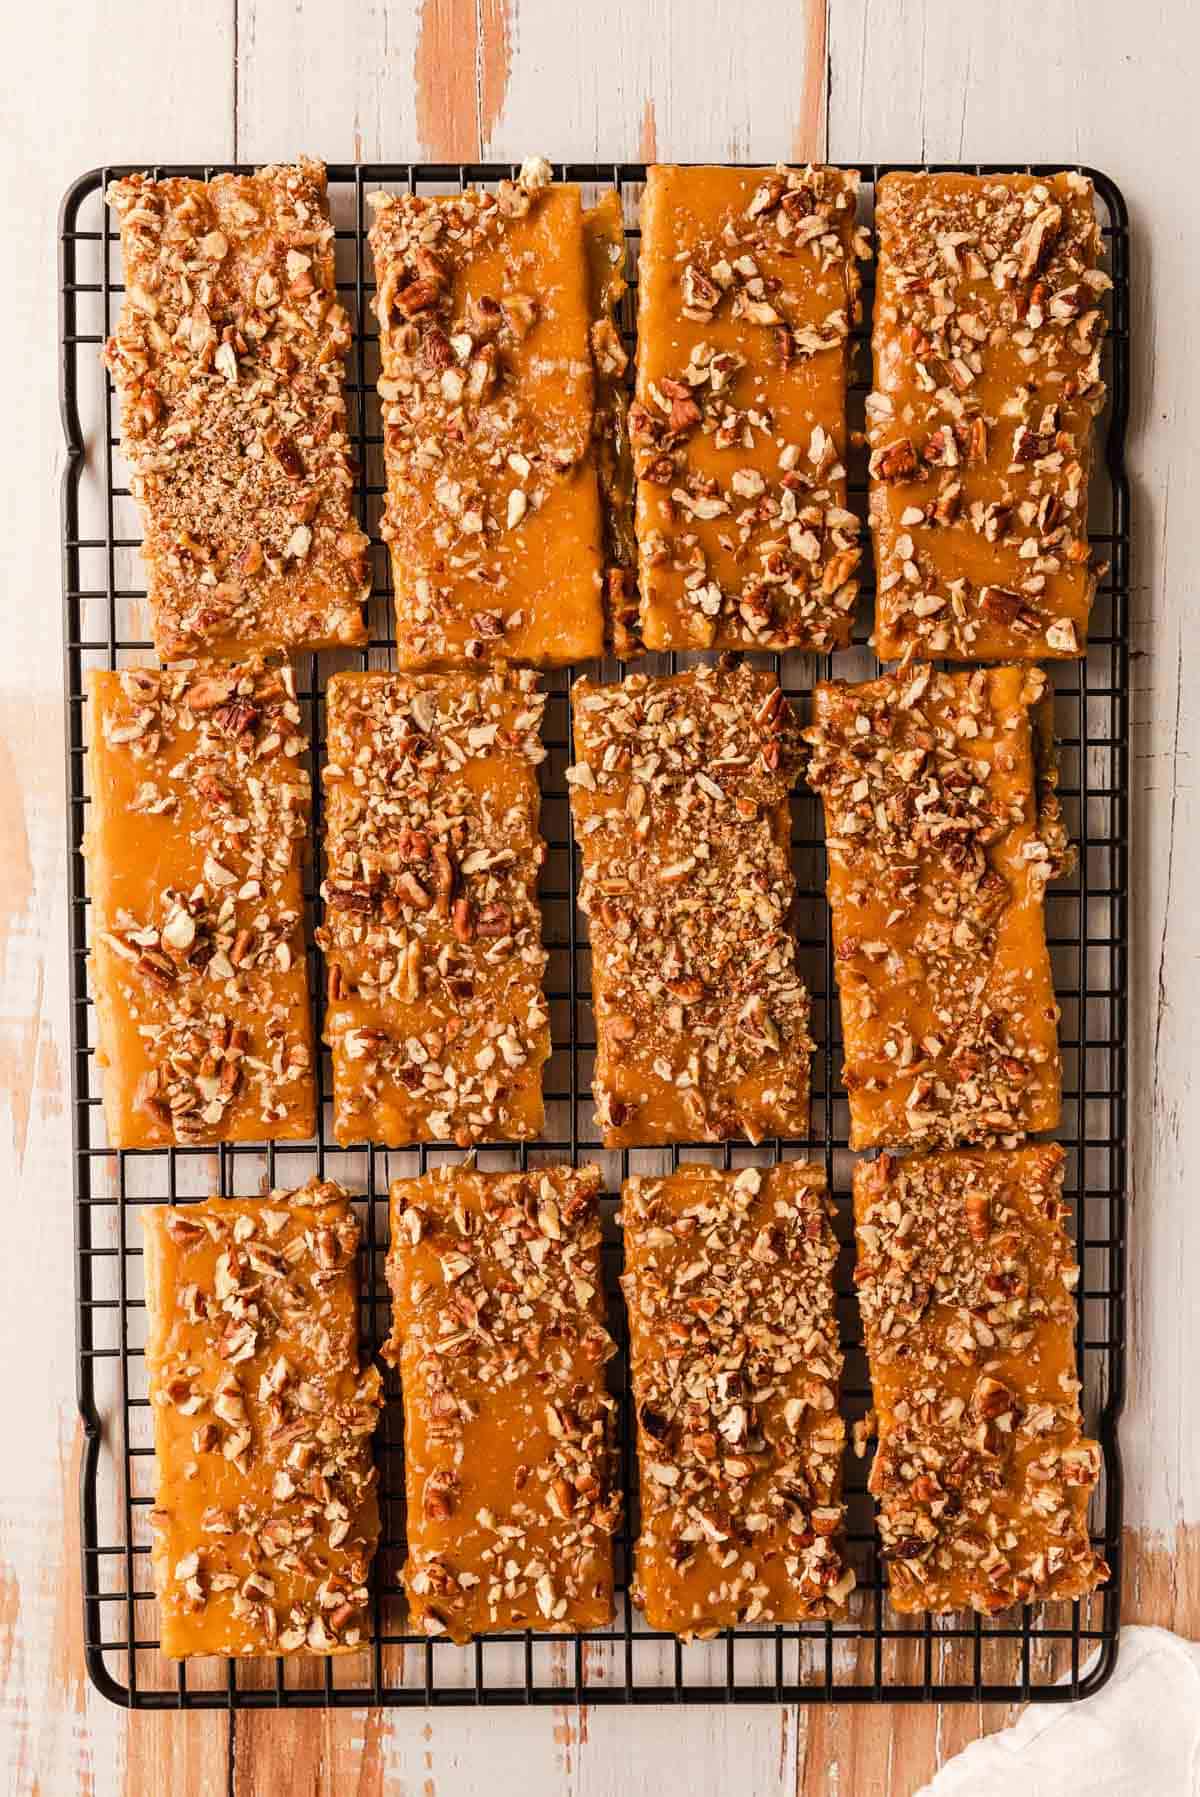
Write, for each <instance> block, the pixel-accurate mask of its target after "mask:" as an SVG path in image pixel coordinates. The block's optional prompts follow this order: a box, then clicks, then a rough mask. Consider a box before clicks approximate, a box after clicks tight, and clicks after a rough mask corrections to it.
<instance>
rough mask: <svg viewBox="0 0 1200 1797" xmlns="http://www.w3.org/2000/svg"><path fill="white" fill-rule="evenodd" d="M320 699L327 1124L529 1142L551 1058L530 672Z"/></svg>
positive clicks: (390, 1134) (339, 681) (349, 685)
mask: <svg viewBox="0 0 1200 1797" xmlns="http://www.w3.org/2000/svg"><path fill="white" fill-rule="evenodd" d="M326 704H327V736H328V752H329V759H328V762H327V765H326V767H325V769H324V774H323V778H324V782H325V804H326V811H325V822H326V838H325V858H326V865H325V874H326V878H325V883H324V885H323V886H322V888H321V891H322V896H323V898H324V900H325V921H324V924H323V926H322V928H321V929H320V930H319V931H318V933H317V940H318V942H319V943H320V945H321V947H322V948H323V949H324V951H325V955H326V958H327V961H328V967H329V975H328V988H327V1000H328V1002H327V1005H326V1011H325V1035H326V1040H327V1041H328V1042H329V1044H330V1046H331V1047H332V1049H333V1076H334V1130H335V1133H336V1135H337V1138H338V1140H339V1141H340V1142H356V1141H363V1140H369V1141H375V1142H386V1143H388V1144H389V1145H390V1146H391V1147H403V1146H404V1145H405V1144H406V1143H410V1142H423V1141H445V1140H451V1139H452V1140H454V1141H456V1142H457V1143H458V1144H459V1145H460V1146H462V1147H465V1146H466V1145H467V1144H468V1143H470V1142H477V1141H498V1140H511V1139H514V1138H520V1137H527V1136H536V1135H537V1134H538V1133H539V1131H540V1130H541V1127H542V1121H543V1107H542V1067H543V1064H544V1062H545V1061H546V1059H547V1057H548V1055H549V1053H550V1024H549V1016H548V1012H547V1008H546V1001H545V998H544V996H543V993H542V973H543V970H544V968H545V964H546V955H545V951H544V950H543V948H542V927H541V913H540V911H539V909H538V902H537V880H538V870H539V868H540V867H541V864H542V858H543V855H544V852H545V845H544V843H543V842H542V839H541V836H540V835H539V834H538V805H539V798H538V786H537V777H536V774H535V772H534V770H535V768H536V767H537V765H538V763H539V762H540V761H541V760H542V759H543V756H544V753H545V751H544V750H543V748H542V745H541V741H540V739H539V736H538V727H539V724H540V721H541V716H542V708H543V706H544V704H545V697H544V695H543V694H542V693H541V692H540V691H539V688H538V683H537V677H536V675H534V674H532V673H530V672H529V671H527V670H521V671H514V670H511V669H506V668H504V667H497V668H493V669H489V670H488V671H487V672H486V673H485V674H483V675H482V676H480V675H476V674H468V673H451V674H385V673H367V674H336V675H334V677H333V679H332V680H330V682H329V686H328V690H327V695H326Z"/></svg>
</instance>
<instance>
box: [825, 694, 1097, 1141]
mask: <svg viewBox="0 0 1200 1797" xmlns="http://www.w3.org/2000/svg"><path fill="white" fill-rule="evenodd" d="M1045 688H1046V682H1045V676H1044V675H1043V674H1042V672H1041V670H1040V669H1037V668H1026V669H1020V668H1011V667H1010V668H994V669H980V670H977V671H975V672H964V673H958V674H939V673H935V672H934V671H933V669H932V668H931V667H929V666H928V665H927V664H925V663H914V664H913V665H912V666H911V667H910V668H908V669H907V670H905V671H903V672H900V673H896V674H889V675H884V676H883V677H882V678H880V679H878V680H874V681H868V682H865V683H864V684H862V685H858V686H852V685H848V684H846V683H845V682H843V681H832V682H829V683H822V684H820V685H818V687H817V688H816V692H815V699H814V705H815V717H816V722H815V724H814V725H813V727H812V728H811V729H809V730H808V731H806V733H805V736H806V740H807V741H808V743H809V744H810V745H811V750H812V754H811V760H810V763H809V769H808V780H809V784H810V785H811V786H812V787H813V788H814V790H815V791H816V792H818V793H819V794H820V795H821V797H822V798H823V800H824V803H825V827H826V849H827V851H828V856H829V903H830V906H831V908H832V912H833V938H834V960H835V966H836V970H837V979H838V988H839V991H840V994H841V1006H842V1029H843V1035H844V1037H845V1046H846V1058H845V1069H844V1073H843V1079H844V1082H845V1086H846V1090H847V1092H848V1094H849V1098H850V1117H851V1129H850V1146H851V1147H852V1148H870V1147H874V1146H878V1145H893V1146H895V1145H901V1144H904V1143H911V1144H914V1145H916V1146H922V1147H942V1146H953V1145H954V1144H956V1143H959V1142H970V1141H984V1142H988V1141H996V1140H1009V1139H1012V1138H1015V1137H1017V1136H1019V1135H1020V1134H1022V1133H1024V1132H1026V1131H1029V1130H1039V1129H1052V1128H1053V1127H1054V1126H1055V1124H1056V1123H1057V1122H1058V1116H1059V1106H1060V1094H1061V1077H1062V1069H1061V1062H1060V1057H1059V1050H1058V1035H1057V1023H1058V1007H1057V1005H1056V1004H1055V1000H1054V986H1053V981H1052V978H1051V973H1050V960H1049V955H1048V953H1047V949H1046V937H1045V925H1044V919H1043V897H1044V893H1045V887H1046V884H1047V882H1048V880H1049V879H1050V878H1051V877H1052V876H1053V875H1054V874H1056V873H1058V872H1059V871H1061V869H1062V868H1063V866H1064V863H1065V862H1066V861H1067V860H1068V859H1069V849H1068V847H1067V844H1066V839H1065V833H1064V831H1063V828H1062V822H1061V818H1060V816H1059V810H1058V802H1057V798H1056V796H1055V794H1054V791H1053V785H1054V780H1055V774H1054V771H1053V769H1052V768H1050V767H1047V768H1046V769H1045V770H1044V772H1043V773H1042V774H1041V776H1040V786H1039V775H1038V772H1037V769H1036V767H1035V753H1034V750H1035V732H1034V729H1033V728H1032V724H1031V719H1034V718H1038V712H1037V707H1038V706H1039V702H1040V701H1041V699H1042V696H1043V693H1044V692H1045ZM1038 723H1039V732H1038V738H1037V740H1038V742H1039V744H1040V742H1041V740H1042V738H1041V734H1040V732H1041V724H1042V720H1041V719H1040V718H1039V719H1038Z"/></svg>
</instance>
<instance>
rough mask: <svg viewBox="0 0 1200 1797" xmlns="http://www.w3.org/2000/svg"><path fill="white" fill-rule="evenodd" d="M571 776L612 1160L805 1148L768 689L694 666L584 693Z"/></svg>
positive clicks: (785, 833)
mask: <svg viewBox="0 0 1200 1797" xmlns="http://www.w3.org/2000/svg"><path fill="white" fill-rule="evenodd" d="M574 713H575V755H576V765H575V766H574V767H572V768H569V769H568V770H567V779H568V781H569V782H570V785H571V805H572V811H573V814H574V820H575V834H576V837H577V839H578V842H579V847H580V850H581V852H582V858H583V872H582V879H581V883H580V888H579V905H580V909H581V910H582V911H584V912H585V913H586V914H587V917H588V920H589V934H590V939H591V954H592V1006H593V1010H594V1012H595V1018H596V1064H595V1072H594V1075H593V1080H592V1091H593V1093H594V1095H595V1099H596V1120H597V1122H598V1123H599V1125H600V1127H601V1129H602V1131H603V1137H604V1143H605V1146H606V1147H608V1148H624V1147H637V1146H643V1145H646V1144H649V1143H655V1142H698V1141H708V1142H717V1141H722V1140H725V1139H726V1138H727V1137H730V1136H738V1135H744V1136H747V1137H749V1139H750V1140H751V1141H754V1142H757V1141H761V1140H762V1139H763V1138H764V1137H765V1136H773V1135H782V1136H805V1135H807V1133H808V1088H809V1056H810V1053H811V1051H812V1042H811V1040H810V1038H809V1034H808V1023H809V1003H808V993H807V992H806V990H805V988H804V985H803V982H802V981H801V979H800V975H799V973H798V972H797V969H796V950H795V941H794V938H793V935H792V930H791V909H792V901H793V895H794V890H795V884H794V881H793V878H792V869H791V849H790V836H791V815H790V810H789V805H788V794H789V792H790V790H791V788H792V786H793V784H794V782H795V779H796V774H797V769H798V752H799V748H800V743H799V733H798V731H797V730H796V727H795V722H794V719H793V716H792V712H791V708H790V706H789V705H788V703H787V701H786V699H785V698H784V696H783V693H782V692H781V690H780V688H779V684H778V681H777V680H776V678H775V676H774V675H773V674H768V673H764V672H759V671H753V670H751V669H750V668H748V667H738V668H733V669H725V668H715V667H698V668H695V669H692V670H691V671H690V672H688V673H686V674H676V675H671V676H667V677H664V678H661V679H650V678H648V677H647V676H646V675H644V674H632V675H630V676H629V678H628V679H627V680H625V681H624V682H623V683H622V684H620V685H614V686H597V685H594V684H593V683H592V682H591V681H588V680H580V681H579V682H578V683H577V684H576V686H575V690H574Z"/></svg>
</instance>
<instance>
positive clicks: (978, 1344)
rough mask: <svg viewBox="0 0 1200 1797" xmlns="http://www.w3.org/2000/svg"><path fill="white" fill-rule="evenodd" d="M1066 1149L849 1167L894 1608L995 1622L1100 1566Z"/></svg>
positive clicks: (1066, 1588)
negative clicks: (1091, 1512) (1078, 1355)
mask: <svg viewBox="0 0 1200 1797" xmlns="http://www.w3.org/2000/svg"><path fill="white" fill-rule="evenodd" d="M1064 1158H1065V1157H1064V1154H1063V1150H1062V1149H1061V1148H1060V1147H1058V1145H1057V1144H1044V1145H1042V1146H1039V1147H1036V1148H1022V1149H1017V1150H1013V1151H1008V1150H997V1151H992V1152H981V1151H979V1150H971V1151H968V1152H963V1153H958V1154H932V1155H922V1156H913V1157H911V1158H910V1159H907V1160H897V1159H896V1158H895V1157H894V1156H893V1155H890V1154H885V1155H883V1156H882V1157H881V1158H880V1159H879V1160H875V1161H868V1162H862V1161H860V1162H859V1164H858V1166H857V1167H856V1168H855V1170H854V1212H855V1218H856V1222H857V1228H858V1270H857V1273H856V1275H855V1278H856V1280H857V1283H858V1298H859V1304H860V1307H861V1309H862V1317H863V1328H864V1333H865V1339H866V1347H867V1354H868V1356H869V1359H870V1366H871V1385H872V1391H873V1398H874V1405H875V1411H874V1415H875V1418H876V1426H877V1430H878V1435H879V1447H878V1450H877V1452H876V1455H875V1461H874V1464H873V1466H872V1468H871V1477H870V1489H871V1491H872V1492H873V1493H874V1495H875V1496H876V1497H877V1498H878V1500H879V1533H880V1538H881V1540H882V1542H883V1555H884V1558H885V1560H886V1561H887V1563H888V1584H889V1596H890V1597H891V1601H892V1604H893V1606H894V1607H895V1608H896V1609H897V1610H904V1611H933V1612H935V1613H936V1612H939V1611H945V1610H963V1609H967V1608H971V1609H975V1610H981V1611H983V1612H984V1614H985V1615H993V1614H995V1613H996V1612H997V1611H998V1610H1003V1609H1006V1608H1007V1607H1008V1606H1009V1605H1010V1604H1016V1603H1036V1602H1038V1601H1040V1600H1042V1599H1044V1598H1074V1597H1081V1596H1083V1594H1084V1593H1085V1592H1088V1591H1091V1590H1093V1589H1094V1588H1095V1587H1096V1586H1097V1585H1099V1584H1102V1583H1103V1582H1104V1580H1105V1579H1106V1578H1107V1577H1108V1576H1109V1575H1108V1567H1107V1566H1106V1565H1105V1564H1104V1562H1103V1560H1101V1559H1100V1557H1099V1555H1097V1554H1096V1553H1095V1552H1094V1551H1093V1549H1092V1545H1091V1542H1090V1540H1089V1538H1088V1529H1087V1513H1088V1500H1089V1498H1090V1496H1091V1493H1092V1490H1093V1487H1094V1486H1095V1484H1096V1481H1097V1479H1098V1477H1099V1472H1100V1450H1099V1447H1098V1446H1097V1444H1096V1443H1095V1442H1094V1441H1088V1440H1087V1439H1086V1438H1085V1437H1084V1435H1083V1433H1082V1421H1081V1418H1080V1413H1079V1389H1080V1387H1079V1380H1078V1378H1077V1377H1076V1371H1075V1347H1074V1329H1075V1300H1074V1296H1073V1294H1074V1291H1075V1288H1076V1285H1077V1284H1078V1280H1079V1268H1078V1267H1077V1266H1076V1265H1075V1261H1074V1257H1073V1254H1072V1250H1071V1245H1070V1242H1069V1241H1068V1240H1067V1235H1066V1230H1065V1228H1064V1223H1063V1219H1064V1206H1063V1201H1062V1182H1063V1162H1064ZM868 1427H869V1423H868ZM863 1445H864V1444H863V1443H862V1442H860V1443H859V1449H860V1452H861V1451H862V1448H863Z"/></svg>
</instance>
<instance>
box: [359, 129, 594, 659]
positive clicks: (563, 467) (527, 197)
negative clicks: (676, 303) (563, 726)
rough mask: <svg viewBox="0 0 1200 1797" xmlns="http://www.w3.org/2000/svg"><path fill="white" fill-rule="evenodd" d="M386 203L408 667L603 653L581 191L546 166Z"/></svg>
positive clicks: (389, 518)
mask: <svg viewBox="0 0 1200 1797" xmlns="http://www.w3.org/2000/svg"><path fill="white" fill-rule="evenodd" d="M371 203H372V205H373V206H374V208H375V223H374V225H373V226H372V229H371V248H372V251H373V252H374V257H375V270H376V275H377V279H378V284H379V285H378V296H377V299H376V310H377V312H378V314H379V324H380V350H381V355H382V369H383V371H382V375H381V377H380V381H379V396H380V399H381V400H382V402H383V422H384V453H385V460H386V463H387V479H388V495H387V505H386V509H385V513H384V521H383V535H384V537H385V539H386V540H387V541H388V543H389V544H390V545H391V551H392V566H393V572H394V577H395V587H396V638H397V658H398V661H399V665H400V666H401V667H404V668H429V667H438V666H454V665H461V664H462V663H464V662H478V661H492V660H496V659H508V658H511V659H513V660H517V661H528V662H536V663H540V664H546V665H551V666H559V665H561V664H563V663H565V662H570V661H583V660H586V659H587V658H588V657H589V656H593V655H599V654H600V653H601V650H602V645H603V619H602V614H601V606H600V584H601V578H600V577H601V567H600V554H601V521H600V504H599V495H598V491H597V479H596V463H595V457H594V453H593V442H592V432H593V408H594V392H593V374H592V353H591V346H590V343H589V332H590V328H591V323H592V313H591V306H590V299H589V277H588V261H587V252H586V248H585V241H584V229H583V216H582V210H581V206H580V200H579V190H578V188H577V187H567V186H552V185H551V184H550V169H549V165H548V164H547V163H545V162H543V161H541V159H540V158H534V159H532V160H531V161H530V162H528V163H526V165H525V167H524V168H523V169H522V171H521V178H520V180H519V181H517V182H512V181H504V182H502V183H501V184H500V189H499V192H498V193H481V192H478V191H475V190H472V191H470V192H468V193H465V194H453V195H451V196H448V197H443V198H437V199H433V198H427V197H425V196H422V195H419V194H399V195H393V194H384V193H379V194H373V195H372V196H371Z"/></svg>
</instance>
